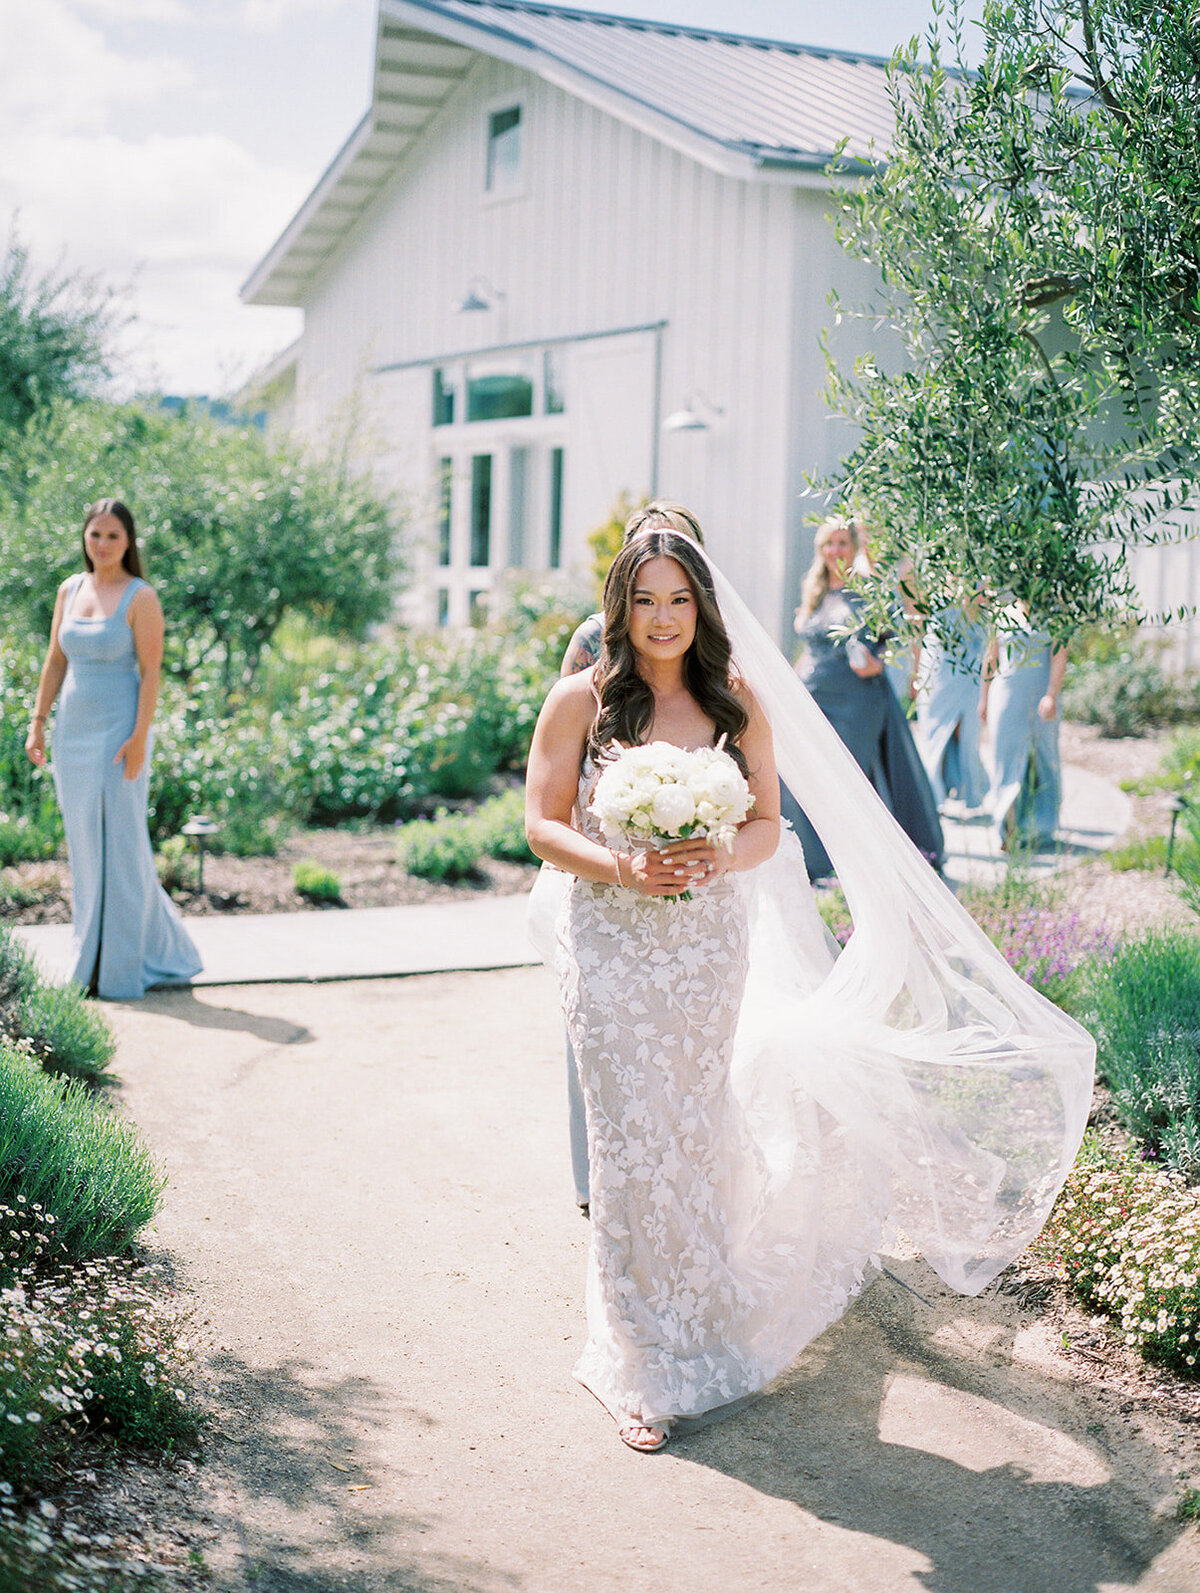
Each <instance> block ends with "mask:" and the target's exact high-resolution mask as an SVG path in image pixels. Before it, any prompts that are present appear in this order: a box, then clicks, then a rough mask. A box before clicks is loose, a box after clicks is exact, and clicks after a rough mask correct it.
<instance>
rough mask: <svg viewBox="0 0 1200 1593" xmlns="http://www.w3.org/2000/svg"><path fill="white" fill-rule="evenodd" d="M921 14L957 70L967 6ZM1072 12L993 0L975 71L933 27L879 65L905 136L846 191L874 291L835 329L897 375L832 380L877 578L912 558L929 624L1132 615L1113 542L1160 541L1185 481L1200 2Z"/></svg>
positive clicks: (1199, 318)
mask: <svg viewBox="0 0 1200 1593" xmlns="http://www.w3.org/2000/svg"><path fill="white" fill-rule="evenodd" d="M935 15H936V17H937V18H938V19H939V20H940V19H946V21H947V23H948V29H947V31H948V32H949V34H950V37H951V41H952V52H956V53H957V55H958V57H959V58H960V59H961V55H962V47H961V32H962V24H963V19H962V8H961V4H960V0H949V3H948V4H947V5H946V6H937V7H935ZM1082 15H1083V17H1084V19H1085V20H1084V24H1083V27H1082V31H1081V28H1080V19H1081V12H1080V8H1079V6H1078V5H1077V4H1076V3H1075V0H988V3H987V5H986V7H985V12H984V21H983V29H984V38H985V45H986V50H985V55H984V59H983V62H982V65H981V66H980V67H979V69H978V71H977V72H973V73H965V72H962V71H958V70H954V69H951V68H948V67H947V66H946V64H945V61H944V50H943V40H942V38H941V37H939V35H938V30H937V28H936V27H935V29H934V31H933V33H932V34H931V46H932V54H933V60H932V65H931V67H929V68H928V69H926V68H924V67H921V66H920V65H919V64H918V61H917V43H916V41H915V40H914V41H913V44H912V45H911V46H910V48H909V50H908V51H906V52H904V53H902V54H900V55H898V56H897V58H896V59H895V60H894V62H893V66H892V74H891V89H892V103H893V108H894V111H895V116H896V138H895V142H894V145H893V146H892V147H891V148H890V149H889V150H888V151H887V152H886V155H887V158H886V163H884V162H881V163H880V164H879V165H878V166H877V167H875V168H874V170H873V172H872V173H871V175H870V176H869V178H868V180H867V181H866V182H865V183H864V184H862V185H860V186H858V187H853V188H852V187H844V188H842V189H841V190H839V196H838V204H839V215H838V233H839V237H840V239H841V241H842V243H843V245H844V246H845V247H846V249H847V250H848V251H849V252H850V253H851V254H852V255H855V256H857V257H859V258H860V259H862V260H864V261H866V262H867V263H868V264H869V265H870V266H871V267H872V268H873V269H876V270H878V271H879V272H880V273H881V275H882V279H883V285H882V292H881V294H880V296H879V299H878V302H877V303H876V304H874V305H872V306H870V307H869V308H868V309H867V310H866V311H856V310H850V309H846V308H843V314H844V315H850V314H855V315H857V314H866V315H868V316H870V317H871V318H872V320H873V322H874V323H875V325H876V326H878V325H879V324H880V323H882V324H883V325H885V326H887V327H888V328H890V329H891V330H892V331H893V332H894V333H895V334H896V337H895V347H896V351H897V354H898V356H899V358H898V359H897V360H896V361H895V364H894V368H885V364H884V362H883V361H882V359H881V358H880V357H878V356H875V355H872V356H869V357H865V358H863V359H861V360H860V361H859V362H858V364H857V365H856V366H855V368H854V369H853V370H852V371H847V370H845V369H838V368H837V366H836V365H835V364H834V363H833V362H832V359H831V364H830V380H831V400H832V402H833V403H834V405H835V407H837V408H838V409H840V410H841V412H842V413H843V414H844V415H846V416H847V417H848V418H849V419H850V420H851V421H853V422H854V423H855V424H856V425H858V426H859V427H861V429H862V441H861V443H860V444H859V445H858V447H857V448H856V449H855V450H854V452H853V453H852V454H851V456H850V458H849V460H848V461H847V464H846V467H845V471H844V477H843V480H842V483H841V488H842V491H843V493H844V495H845V496H846V497H847V499H848V500H850V501H854V502H859V503H861V504H863V505H865V506H867V508H868V510H869V512H870V516H871V519H872V522H873V524H874V525H875V526H876V527H877V530H878V544H879V545H878V547H877V550H876V552H877V559H878V563H879V565H880V567H881V568H883V569H892V568H896V567H898V566H899V565H900V564H901V562H902V560H903V559H904V558H905V557H907V558H909V559H911V561H912V566H913V571H914V576H913V581H914V587H915V590H916V591H917V593H918V594H919V599H920V604H921V606H922V609H923V611H924V612H927V613H936V612H939V611H941V610H942V609H945V608H953V607H956V606H958V605H959V604H960V603H961V602H962V601H963V599H964V597H966V596H969V595H970V594H973V593H975V592H977V591H980V590H984V591H989V592H992V593H994V594H996V595H997V596H998V597H999V596H1000V595H1001V594H1004V595H1006V596H1011V597H1014V598H1018V599H1021V600H1023V601H1024V602H1025V603H1027V604H1028V607H1029V610H1030V612H1031V613H1032V615H1033V617H1034V620H1035V622H1036V623H1037V624H1038V625H1039V626H1041V627H1044V628H1045V629H1046V630H1048V631H1049V632H1050V633H1051V635H1052V636H1053V637H1054V638H1055V639H1056V640H1060V641H1065V640H1067V639H1069V638H1070V636H1071V635H1072V634H1073V632H1074V631H1075V630H1077V629H1078V628H1079V626H1081V625H1083V624H1086V623H1088V622H1090V621H1094V620H1096V619H1098V618H1100V617H1101V616H1113V615H1122V614H1126V613H1129V612H1131V611H1132V609H1133V608H1134V607H1135V606H1136V605H1135V599H1134V593H1133V587H1132V583H1131V581H1130V578H1129V575H1128V571H1127V569H1126V567H1125V563H1124V558H1123V545H1122V543H1123V541H1124V542H1128V541H1131V540H1136V539H1137V538H1138V537H1140V536H1143V535H1146V536H1155V537H1165V536H1170V535H1174V534H1175V532H1174V530H1173V529H1172V526H1171V522H1170V516H1171V514H1173V513H1174V511H1175V510H1176V509H1177V508H1178V506H1179V504H1180V503H1181V502H1182V500H1183V499H1184V498H1185V497H1186V495H1187V493H1188V491H1189V489H1190V484H1191V482H1192V481H1193V480H1195V478H1196V475H1197V471H1198V470H1200V464H1198V461H1200V450H1198V449H1197V446H1196V444H1197V440H1198V439H1200V263H1198V262H1200V211H1198V209H1197V206H1196V204H1195V194H1196V192H1197V191H1200V142H1198V141H1197V140H1196V137H1195V127H1196V122H1197V114H1198V111H1200V31H1198V30H1197V29H1196V26H1195V16H1194V7H1192V6H1169V7H1161V6H1149V5H1147V4H1145V0H1091V3H1090V5H1088V6H1085V7H1084V9H1083V13H1082ZM1081 84H1086V85H1089V86H1090V87H1091V88H1092V90H1093V92H1090V93H1088V94H1081V93H1080V92H1079V88H1080V85H1081ZM883 153H884V152H882V151H881V155H882V154H883ZM873 341H874V342H875V343H876V345H878V338H877V337H876V338H875V339H873ZM1164 516H1165V517H1166V519H1165V520H1164V519H1163V517H1164ZM1114 536H1115V537H1116V539H1117V545H1116V546H1115V547H1114V546H1112V545H1111V544H1110V543H1109V539H1110V538H1113V537H1114ZM886 603H887V593H886V591H884V590H883V589H882V585H881V587H880V590H879V591H878V593H877V603H876V606H877V608H878V610H879V618H880V622H882V620H883V617H884V611H885V609H886ZM1003 622H1004V623H1007V621H1003Z"/></svg>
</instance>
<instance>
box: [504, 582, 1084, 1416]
mask: <svg viewBox="0 0 1200 1593" xmlns="http://www.w3.org/2000/svg"><path fill="white" fill-rule="evenodd" d="M711 573H712V579H713V582H714V587H715V592H716V596H717V599H718V601H719V603H720V607H721V611H722V614H723V616H724V619H725V623H726V625H727V626H728V627H729V630H730V635H731V638H732V640H733V645H734V667H735V670H736V673H737V674H738V676H739V677H740V678H741V679H742V680H743V681H744V682H746V684H747V685H748V686H749V688H750V689H751V690H752V692H753V693H754V696H755V698H756V700H757V702H758V704H759V707H760V708H761V709H763V711H764V712H765V713H766V715H767V717H768V720H769V722H770V724H771V730H772V735H773V738H774V742H775V755H776V762H777V765H778V768H779V773H780V776H781V777H782V779H783V780H784V781H785V782H786V784H787V786H788V789H789V790H790V791H792V793H793V794H794V795H795V796H796V798H797V800H798V801H799V803H800V805H801V807H802V808H803V809H804V811H805V813H806V814H807V816H808V818H809V819H810V821H811V822H812V824H813V825H814V827H815V829H816V831H817V833H818V835H819V836H820V838H821V842H822V844H823V845H824V846H825V848H826V850H827V851H828V852H829V855H830V857H831V858H832V860H833V863H834V866H835V867H836V869H837V873H838V878H839V881H840V883H841V885H842V888H843V890H844V892H845V895H846V900H847V903H848V905H849V908H850V911H851V913H852V915H853V919H854V934H853V937H852V938H851V940H850V943H849V945H848V946H847V947H846V949H845V950H844V951H843V952H841V953H840V955H839V953H838V948H837V946H836V944H835V943H834V942H833V940H832V938H831V937H830V936H829V935H828V934H827V932H826V931H825V929H824V926H823V925H822V923H821V920H820V917H819V915H818V913H817V910H816V905H815V901H814V898H813V894H812V890H811V888H810V886H809V883H808V874H807V870H806V869H805V867H804V858H803V854H802V852H801V849H800V845H799V842H798V841H797V840H796V838H795V836H794V835H793V834H791V832H790V831H787V830H785V832H784V834H783V836H782V838H781V840H780V845H779V850H778V851H777V853H776V854H775V857H774V858H772V859H771V861H770V862H768V863H765V864H762V865H761V866H760V867H758V868H755V869H753V870H751V871H749V872H748V873H739V874H735V875H721V876H719V877H718V878H717V879H716V880H715V881H714V882H713V884H711V885H709V886H706V887H696V888H694V890H693V898H692V900H691V901H689V902H682V901H678V900H670V899H667V898H647V897H643V896H641V895H639V894H638V893H637V892H635V891H632V890H626V889H621V888H619V887H617V886H611V885H597V884H590V883H587V882H585V881H583V880H579V879H576V878H574V877H573V876H569V875H566V874H563V873H561V872H559V871H557V870H555V869H552V868H546V869H543V870H542V873H541V875H540V876H539V880H538V884H537V885H536V886H535V888H534V892H533V896H532V897H531V899H530V928H531V932H532V934H533V938H534V942H535V944H537V945H538V948H539V950H540V951H541V952H542V955H543V956H544V957H545V958H546V960H547V961H548V962H549V961H551V960H553V963H554V966H555V968H556V971H557V973H558V976H559V982H560V986H561V991H562V999H563V1007H564V1010H565V1013H566V1017H567V1023H568V1027H569V1029H570V1034H571V1041H572V1044H573V1046H574V1049H575V1055H576V1057H577V1059H578V1062H579V1067H580V1073H581V1077H582V1083H583V1089H584V1094H585V1098H586V1102H587V1112H588V1140H589V1157H590V1179H591V1214H592V1242H591V1249H590V1255H589V1261H588V1285H587V1308H588V1330H589V1338H588V1344H587V1348H586V1349H585V1350H584V1353H583V1356H582V1359H581V1360H580V1363H579V1366H578V1367H577V1369H576V1375H577V1376H578V1377H579V1379H580V1380H581V1381H582V1382H583V1383H584V1384H585V1385H586V1386H587V1387H588V1388H589V1389H591V1391H592V1392H593V1393H594V1394H596V1395H597V1397H598V1398H599V1399H600V1400H602V1401H603V1403H604V1404H605V1406H606V1407H607V1408H608V1409H609V1411H610V1412H611V1413H612V1414H613V1416H615V1417H616V1418H617V1419H618V1421H621V1422H625V1421H630V1420H637V1421H640V1422H644V1423H646V1424H648V1425H654V1424H655V1422H656V1421H657V1420H659V1419H663V1418H668V1417H673V1416H684V1417H686V1416H698V1415H701V1414H703V1413H704V1412H706V1411H709V1410H713V1409H716V1408H717V1407H719V1406H722V1405H726V1404H728V1403H730V1402H732V1401H735V1400H737V1399H739V1398H741V1397H743V1396H745V1395H747V1394H751V1393H754V1392H757V1391H758V1390H759V1389H761V1388H762V1387H763V1386H764V1385H765V1384H766V1383H768V1382H769V1381H770V1380H771V1379H772V1378H773V1377H774V1376H775V1375H776V1374H777V1373H779V1372H781V1371H782V1370H783V1369H784V1368H785V1367H786V1366H787V1365H788V1364H789V1363H790V1362H791V1361H792V1360H793V1359H794V1358H795V1356H796V1355H797V1354H798V1353H799V1352H800V1350H802V1349H803V1348H804V1346H805V1345H806V1344H807V1343H809V1341H810V1340H812V1339H813V1338H815V1337H816V1336H817V1334H818V1333H820V1332H821V1331H822V1330H823V1329H824V1328H825V1327H827V1326H828V1325H829V1324H830V1323H831V1322H832V1321H834V1320H835V1319H836V1318H837V1317H838V1316H839V1315H840V1314H841V1313H842V1311H843V1310H844V1309H845V1307H846V1305H847V1304H848V1302H849V1301H850V1299H851V1298H852V1296H853V1295H854V1293H855V1292H856V1291H857V1290H858V1289H859V1288H860V1287H861V1284H862V1281H863V1278H864V1276H865V1275H866V1272H867V1270H868V1268H870V1267H871V1266H872V1265H873V1264H874V1262H875V1258H876V1252H877V1251H878V1250H879V1249H880V1248H881V1246H882V1245H883V1244H884V1243H886V1242H888V1241H889V1240H890V1238H891V1237H892V1235H894V1234H901V1235H903V1237H904V1239H905V1240H906V1241H907V1242H908V1243H909V1244H911V1245H914V1246H915V1247H916V1248H917V1249H918V1250H919V1251H920V1253H921V1254H922V1255H923V1256H924V1257H925V1259H926V1260H927V1261H928V1263H929V1264H930V1266H931V1267H933V1268H934V1270H935V1271H936V1272H937V1274H938V1276H939V1277H941V1278H942V1279H943V1281H944V1282H946V1283H947V1284H948V1285H949V1286H950V1287H951V1288H954V1289H957V1290H958V1291H959V1292H960V1293H962V1294H966V1295H974V1294H978V1293H979V1292H980V1290H982V1289H984V1288H985V1287H986V1286H987V1285H988V1284H989V1283H990V1282H991V1281H992V1279H994V1278H995V1277H996V1276H997V1275H998V1274H999V1273H1000V1272H1001V1271H1002V1270H1003V1268H1004V1267H1005V1266H1007V1265H1008V1264H1009V1262H1010V1261H1012V1259H1013V1258H1014V1257H1015V1256H1016V1255H1017V1254H1019V1252H1020V1251H1021V1250H1022V1249H1023V1248H1024V1246H1025V1245H1027V1244H1028V1243H1029V1241H1030V1240H1031V1239H1032V1238H1033V1236H1034V1235H1035V1234H1036V1233H1037V1232H1038V1230H1039V1229H1040V1228H1041V1226H1042V1224H1043V1223H1044V1222H1045V1220H1046V1217H1047V1216H1048V1214H1049V1212H1050V1208H1051V1206H1052V1205H1053V1202H1054V1199H1055V1196H1056V1194H1057V1192H1058V1191H1059V1189H1060V1188H1061V1187H1062V1184H1063V1181H1064V1180H1065V1178H1066V1176H1067V1173H1068V1171H1069V1170H1070V1168H1071V1165H1072V1163H1073V1161H1074V1159H1075V1154H1076V1151H1077V1150H1078V1147H1079V1142H1080V1140H1081V1138H1082V1136H1083V1131H1084V1127H1085V1125H1086V1122H1087V1116H1088V1109H1089V1106H1090V1103H1091V1095H1092V1069H1093V1061H1094V1056H1095V1044H1094V1042H1093V1041H1092V1039H1091V1037H1090V1036H1089V1035H1088V1034H1086V1033H1085V1032H1084V1031H1083V1030H1082V1029H1081V1028H1080V1027H1079V1025H1078V1024H1077V1023H1075V1022H1074V1021H1073V1020H1072V1019H1071V1018H1069V1017H1068V1016H1067V1015H1066V1014H1065V1013H1063V1012H1061V1011H1060V1010H1059V1009H1058V1008H1056V1007H1054V1006H1052V1005H1051V1003H1050V1002H1048V1001H1046V1000H1045V999H1044V998H1043V997H1042V996H1040V995H1038V993H1037V992H1036V991H1035V990H1032V989H1031V988H1030V987H1029V986H1028V985H1027V984H1025V983H1024V981H1023V980H1021V979H1020V978H1019V977H1018V976H1017V974H1015V973H1014V972H1013V970H1012V969H1011V968H1010V967H1009V966H1008V965H1007V963H1006V962H1005V961H1004V959H1003V958H1002V957H1001V956H1000V954H999V953H998V952H997V950H996V949H995V947H994V946H993V945H992V944H991V943H990V941H989V940H988V939H987V937H986V935H984V934H983V932H982V930H980V928H979V927H978V925H977V924H975V923H974V922H973V921H972V919H971V918H970V916H969V914H968V913H967V912H966V911H965V910H964V909H963V907H962V906H961V904H960V903H958V902H957V901H955V899H954V897H953V896H952V895H951V894H950V892H949V891H948V890H947V889H946V887H945V886H944V885H943V884H942V882H941V881H940V880H939V879H938V877H937V875H936V874H935V873H934V871H933V870H932V869H931V868H930V867H929V866H928V864H927V863H926V862H925V860H924V859H923V858H922V857H921V855H920V854H919V853H918V852H917V850H916V848H915V847H914V846H913V845H912V843H911V842H910V841H909V840H908V838H907V837H906V836H905V835H904V833H903V831H902V830H901V829H900V827H899V826H898V825H897V824H896V822H895V820H894V819H893V818H892V816H891V815H890V814H889V813H888V811H887V809H886V808H885V807H884V806H883V804H882V803H881V802H880V800H879V798H878V796H877V795H876V793H875V792H874V790H872V788H871V786H870V783H869V782H868V781H867V780H866V779H865V778H864V777H863V775H862V773H861V771H860V770H859V768H858V766H857V764H856V763H855V761H854V759H853V758H852V757H851V755H850V754H849V753H848V752H847V751H846V749H845V747H844V746H843V745H842V743H841V741H840V740H839V738H838V736H837V734H836V732H835V731H834V730H833V729H832V728H831V726H830V725H829V724H828V722H827V721H826V719H825V717H824V715H823V714H822V713H821V711H820V709H819V708H818V707H817V706H816V704H815V703H814V702H813V701H812V699H811V698H810V697H809V695H808V693H807V692H806V691H805V690H804V687H803V685H802V684H801V683H800V682H799V681H798V680H797V678H796V676H795V674H794V672H793V671H792V669H791V667H790V666H789V664H788V663H787V660H786V659H785V658H784V657H783V655H782V654H781V653H780V652H779V650H778V648H777V647H776V646H775V645H774V643H773V641H772V640H771V639H770V637H769V636H767V634H766V632H765V631H764V630H763V629H762V627H761V626H760V625H759V624H758V622H757V621H756V620H755V619H754V617H753V615H751V614H750V612H749V610H748V608H747V607H746V605H745V603H744V602H743V601H742V600H741V598H740V597H739V596H738V594H737V593H736V592H735V591H734V590H733V588H732V587H731V585H730V584H729V582H728V581H727V580H726V579H725V577H724V576H723V575H722V574H721V572H720V571H719V570H718V569H716V567H715V566H712V567H711ZM594 778H595V776H594V771H592V770H591V768H590V767H588V766H585V768H584V771H583V774H582V776H581V780H580V787H579V794H578V803H577V807H576V813H575V824H576V825H577V826H578V828H579V829H580V830H582V831H583V833H584V834H586V835H588V836H589V837H590V838H591V839H593V840H596V841H599V842H600V843H601V844H604V842H603V838H602V835H601V832H600V831H599V829H598V827H597V825H596V822H595V821H594V820H593V819H592V817H591V815H589V814H588V812H587V805H588V802H589V800H590V798H591V790H592V784H593V781H594Z"/></svg>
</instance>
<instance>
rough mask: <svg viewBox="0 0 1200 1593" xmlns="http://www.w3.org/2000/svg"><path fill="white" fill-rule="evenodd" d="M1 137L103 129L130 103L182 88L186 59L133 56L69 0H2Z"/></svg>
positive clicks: (186, 76)
mask: <svg viewBox="0 0 1200 1593" xmlns="http://www.w3.org/2000/svg"><path fill="white" fill-rule="evenodd" d="M0 29H2V31H3V35H4V55H3V59H2V61H0V138H4V139H8V138H12V137H15V136H22V135H28V134H29V133H31V132H37V131H42V132H51V131H57V132H65V131H71V130H74V131H78V132H87V131H101V130H103V129H104V128H105V127H107V126H109V125H110V123H111V122H112V121H113V119H114V118H119V117H120V114H121V110H122V107H123V106H127V105H129V104H132V103H136V104H146V103H154V102H155V101H158V100H161V99H162V98H163V97H164V96H166V95H169V94H173V93H177V92H178V91H179V90H180V88H182V87H183V86H185V85H186V84H187V83H189V82H190V80H191V73H190V72H189V70H188V68H187V65H186V63H184V62H182V61H179V60H174V59H171V58H169V57H157V58H151V57H137V58H135V57H131V56H127V55H122V54H120V53H118V52H117V51H116V50H114V49H113V48H112V47H111V46H110V44H109V43H108V41H107V40H106V39H105V36H104V34H103V32H102V31H101V30H100V29H99V28H96V27H93V26H91V25H90V24H89V23H87V22H85V21H83V20H82V19H81V18H79V17H77V16H75V15H74V14H73V13H72V12H71V10H70V9H69V7H68V6H66V5H64V4H63V3H62V0H40V3H39V4H37V5H30V4H28V3H27V0H0Z"/></svg>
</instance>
